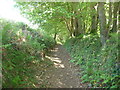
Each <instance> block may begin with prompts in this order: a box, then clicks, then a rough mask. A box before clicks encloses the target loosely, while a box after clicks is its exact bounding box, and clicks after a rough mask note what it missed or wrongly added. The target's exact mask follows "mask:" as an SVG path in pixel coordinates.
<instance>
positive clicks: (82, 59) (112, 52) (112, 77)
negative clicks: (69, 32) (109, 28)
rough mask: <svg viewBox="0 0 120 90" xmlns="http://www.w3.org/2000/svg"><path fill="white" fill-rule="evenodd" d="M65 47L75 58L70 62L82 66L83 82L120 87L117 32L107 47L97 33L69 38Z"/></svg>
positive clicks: (93, 85) (98, 85)
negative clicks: (102, 43) (103, 45)
mask: <svg viewBox="0 0 120 90" xmlns="http://www.w3.org/2000/svg"><path fill="white" fill-rule="evenodd" d="M65 47H66V49H67V50H68V51H69V52H70V54H71V56H72V58H73V59H72V60H70V62H73V63H75V64H76V65H79V66H80V69H81V72H80V74H81V79H82V80H83V83H90V84H88V86H89V87H107V88H118V87H119V85H120V68H119V64H120V63H119V60H118V35H117V34H111V35H110V38H109V39H108V40H107V45H106V46H105V47H101V44H100V38H99V37H98V36H97V35H96V36H92V35H88V36H84V37H83V38H82V39H80V38H72V39H69V40H68V41H67V42H66V43H65Z"/></svg>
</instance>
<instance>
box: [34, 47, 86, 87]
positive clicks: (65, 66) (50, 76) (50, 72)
mask: <svg viewBox="0 0 120 90" xmlns="http://www.w3.org/2000/svg"><path fill="white" fill-rule="evenodd" d="M70 59H71V58H70V56H69V54H68V52H67V51H66V50H65V49H64V48H63V46H62V45H56V46H55V48H54V49H53V50H51V53H50V54H49V55H48V56H46V59H45V60H50V61H51V62H52V65H49V66H46V65H47V64H46V65H43V67H41V68H40V67H39V68H40V71H38V70H39V68H36V69H37V72H36V74H37V75H36V77H37V80H38V83H37V84H36V85H35V86H36V87H39V85H41V84H43V82H44V85H45V87H49V88H80V87H85V85H83V84H82V83H81V80H80V75H79V73H80V71H79V67H78V66H75V65H74V64H73V63H70V62H69V60H70ZM42 68H43V69H44V73H43V74H44V75H42V78H41V77H40V75H41V72H43V71H42V70H41V69H42ZM43 87H44V86H43Z"/></svg>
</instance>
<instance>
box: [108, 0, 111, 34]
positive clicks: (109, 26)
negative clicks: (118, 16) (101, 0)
mask: <svg viewBox="0 0 120 90" xmlns="http://www.w3.org/2000/svg"><path fill="white" fill-rule="evenodd" d="M111 24H112V3H111V2H110V3H109V18H108V24H107V32H108V33H109V31H110V28H111Z"/></svg>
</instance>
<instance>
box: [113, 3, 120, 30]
mask: <svg viewBox="0 0 120 90" xmlns="http://www.w3.org/2000/svg"><path fill="white" fill-rule="evenodd" d="M118 7H119V2H115V3H114V10H113V16H114V17H113V27H112V32H117V11H118Z"/></svg>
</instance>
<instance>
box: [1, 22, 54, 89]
mask: <svg viewBox="0 0 120 90" xmlns="http://www.w3.org/2000/svg"><path fill="white" fill-rule="evenodd" d="M3 21H4V20H3ZM18 25H21V26H19V27H17V26H18ZM23 26H25V25H24V24H23V25H22V24H21V23H11V22H9V21H7V22H6V21H4V23H3V22H2V46H0V47H2V64H3V65H2V66H3V67H2V69H3V73H2V74H3V80H2V81H3V82H2V84H3V87H4V88H8V87H9V88H18V87H35V86H34V85H33V84H34V83H35V77H33V76H34V69H33V68H32V67H31V65H32V64H34V63H33V62H36V61H37V62H38V63H41V62H43V61H42V55H41V52H43V51H46V53H47V51H48V49H50V48H52V47H53V46H54V45H55V43H54V40H53V39H52V38H51V37H50V36H40V34H41V33H39V31H33V30H32V29H30V28H28V31H30V33H29V34H28V35H26V33H22V28H23ZM29 29H30V30H29ZM33 32H34V33H33ZM41 87H42V85H41Z"/></svg>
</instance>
